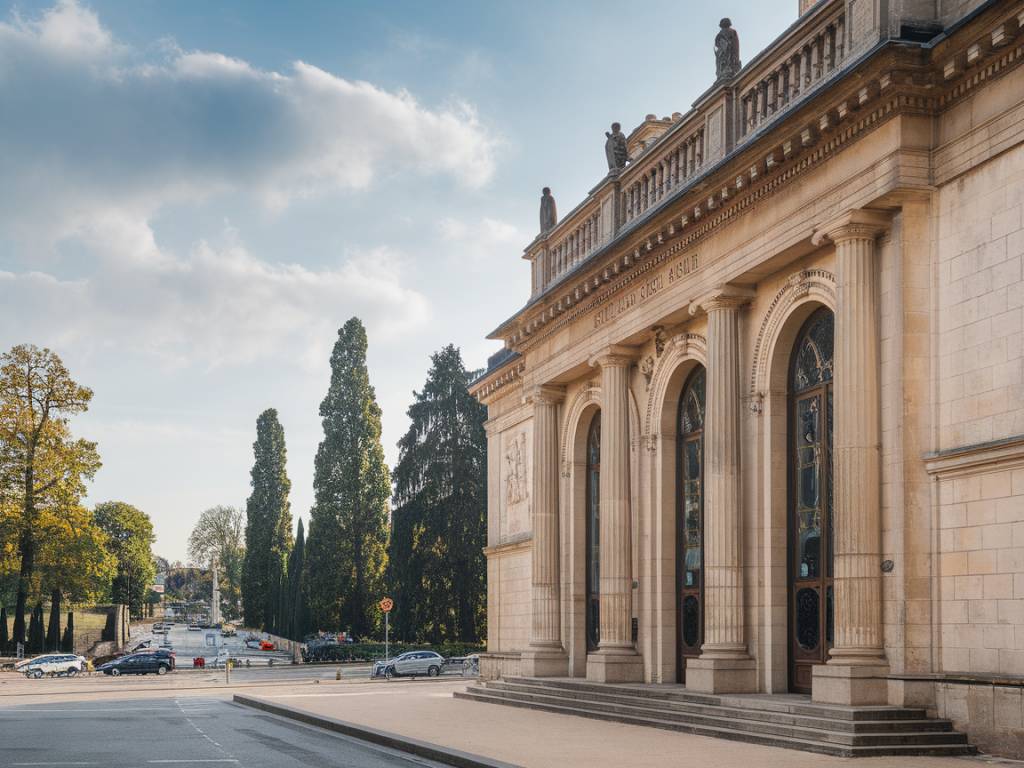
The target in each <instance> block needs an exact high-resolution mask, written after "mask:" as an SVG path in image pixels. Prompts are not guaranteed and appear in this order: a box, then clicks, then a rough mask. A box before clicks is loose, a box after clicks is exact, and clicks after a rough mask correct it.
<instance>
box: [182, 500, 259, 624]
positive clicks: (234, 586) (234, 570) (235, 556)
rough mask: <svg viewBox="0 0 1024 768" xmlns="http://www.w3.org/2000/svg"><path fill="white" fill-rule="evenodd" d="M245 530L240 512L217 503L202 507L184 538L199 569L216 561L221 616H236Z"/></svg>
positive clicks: (239, 597)
mask: <svg viewBox="0 0 1024 768" xmlns="http://www.w3.org/2000/svg"><path fill="white" fill-rule="evenodd" d="M244 537H245V533H244V523H243V521H242V511H241V510H239V509H236V508H235V507H224V506H217V507H211V508H210V509H207V510H205V511H204V512H203V513H202V514H201V515H200V516H199V520H198V521H196V524H195V527H193V528H192V533H191V534H190V535H189V537H188V554H189V557H190V558H191V559H192V561H193V562H194V563H195V564H196V565H199V566H201V567H203V568H206V567H209V566H210V565H211V564H212V563H213V561H214V560H216V561H217V569H218V570H217V573H218V580H219V581H220V591H221V600H222V602H224V603H225V604H226V605H227V610H225V612H224V614H225V617H226V618H228V619H235V618H237V616H238V602H239V600H240V599H241V596H242V566H243V561H244V559H245V540H244Z"/></svg>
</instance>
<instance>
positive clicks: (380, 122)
mask: <svg viewBox="0 0 1024 768" xmlns="http://www.w3.org/2000/svg"><path fill="white" fill-rule="evenodd" d="M154 50H155V51H156V53H152V52H150V53H148V54H146V53H142V52H139V51H135V50H132V49H130V48H129V47H128V46H125V45H122V44H119V43H118V42H117V41H116V40H115V39H114V38H113V37H112V35H111V34H110V32H109V31H108V30H107V29H106V28H104V27H103V25H102V24H101V22H100V20H99V19H98V18H97V16H96V14H95V13H93V12H92V11H91V10H89V9H88V8H86V7H84V6H82V5H80V4H78V3H77V2H75V0H61V2H60V3H59V4H58V5H56V6H55V7H54V8H52V9H50V10H48V11H46V12H45V13H43V14H42V15H41V16H40V17H39V18H37V19H33V20H27V21H26V20H24V19H22V18H21V17H19V16H15V17H13V19H12V20H11V21H10V22H6V23H4V22H0V104H3V105H4V108H3V115H4V117H3V120H0V178H3V179H4V184H3V185H0V225H3V224H5V223H6V225H7V227H8V228H10V229H12V230H14V231H15V232H16V233H17V234H19V235H21V237H22V239H31V240H33V241H36V242H38V240H39V238H40V232H41V231H45V233H46V235H47V238H48V239H49V244H50V245H51V246H52V244H53V243H54V242H56V241H57V240H59V239H60V238H62V237H67V236H70V235H75V234H77V233H79V232H80V231H81V230H82V228H83V227H86V226H88V225H89V222H90V221H91V220H92V219H93V218H94V217H95V216H96V215H98V214H99V213H103V212H105V211H107V210H108V209H110V208H117V209H119V210H120V211H121V212H122V213H129V214H131V215H132V216H134V217H135V218H136V219H141V220H145V219H147V218H148V217H150V216H151V215H152V214H153V213H154V212H155V211H157V210H158V209H159V208H160V207H161V206H163V205H165V204H167V203H173V202H176V201H182V200H185V201H193V200H195V199H203V198H204V197H208V196H210V195H213V194H215V193H218V192H224V191H238V192H242V193H247V192H252V193H254V194H255V195H256V196H257V198H258V199H259V200H260V201H262V202H263V203H264V204H266V205H270V206H274V207H280V206H284V205H287V204H288V203H289V202H290V201H291V200H292V199H294V198H295V197H298V196H308V195H312V194H317V193H319V192H321V191H324V190H333V189H362V188H365V187H367V186H368V185H370V184H372V183H373V181H374V180H375V179H376V178H378V177H379V176H381V175H389V174H395V173H403V174H443V175H447V176H450V177H453V178H454V179H455V180H457V181H458V182H459V183H460V184H462V185H465V186H467V187H470V188H473V187H479V186H480V185H483V184H486V183H487V182H488V181H489V180H490V178H491V177H492V175H493V173H494V168H495V150H496V147H497V139H496V137H495V136H494V135H493V134H492V132H491V131H490V130H488V129H487V128H486V127H485V126H484V125H483V124H482V123H481V122H480V120H479V118H478V117H477V115H476V112H475V111H474V109H473V107H472V106H471V105H469V104H466V103H462V102H453V103H451V104H447V105H443V106H441V107H438V108H429V107H426V106H424V105H422V104H420V103H419V102H418V101H417V100H416V98H415V97H414V96H413V95H412V94H410V93H408V92H406V91H396V92H392V91H387V90H383V89H381V88H378V87H377V86H375V85H373V84H371V83H367V82H360V81H352V80H348V79H345V78H343V77H339V76H337V75H334V74H332V73H330V72H326V71H324V70H323V69H320V68H318V67H316V66H313V65H312V64H309V63H305V62H301V61H297V62H295V63H294V64H293V65H292V67H291V69H290V70H289V71H287V72H285V73H277V72H270V71H265V70H262V69H259V68H257V67H255V66H253V65H252V64H250V63H249V62H246V61H242V60H240V59H235V58H230V57H228V56H225V55H222V54H220V53H217V52H207V51H183V50H182V49H180V48H179V47H177V46H176V45H175V44H174V43H173V42H171V43H164V44H162V45H160V46H157V47H156V48H155V49H154ZM15 210H16V211H17V213H16V214H15V213H14V211H15ZM5 220H6V222H5Z"/></svg>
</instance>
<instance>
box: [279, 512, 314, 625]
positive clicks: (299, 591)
mask: <svg viewBox="0 0 1024 768" xmlns="http://www.w3.org/2000/svg"><path fill="white" fill-rule="evenodd" d="M305 571H306V533H305V530H304V529H303V525H302V518H301V517H300V518H299V531H298V533H297V534H296V535H295V546H294V547H292V553H291V555H290V556H289V558H288V587H287V598H286V615H285V622H286V631H285V632H284V634H285V636H286V637H290V638H291V639H292V640H302V638H303V637H304V636H305V634H306V632H308V621H309V607H308V605H307V602H306V601H307V596H306V589H305Z"/></svg>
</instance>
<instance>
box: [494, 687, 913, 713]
mask: <svg viewBox="0 0 1024 768" xmlns="http://www.w3.org/2000/svg"><path fill="white" fill-rule="evenodd" d="M505 682H509V683H517V684H521V685H534V686H543V687H548V688H563V689H567V690H574V691H590V692H593V693H604V692H607V691H608V690H610V689H613V690H615V691H618V692H621V693H623V694H626V695H636V696H643V697H650V698H658V699H671V700H673V701H686V702H692V703H695V704H710V705H713V706H732V707H742V708H745V709H755V710H761V711H764V710H769V711H772V712H786V713H789V714H794V715H807V716H810V717H823V718H830V719H836V720H923V719H925V718H926V717H927V714H926V712H925V710H924V709H923V708H921V707H890V706H862V707H842V706H837V705H831V704H814V703H812V702H811V701H810V700H809V699H800V700H798V701H790V700H786V699H782V698H773V697H769V696H765V695H761V694H732V695H727V694H723V695H716V694H707V693H693V692H691V691H687V690H686V689H684V688H680V687H675V686H657V685H629V684H613V685H608V684H605V683H588V682H586V681H585V680H565V679H558V678H532V677H514V678H508V679H507V680H506V681H505Z"/></svg>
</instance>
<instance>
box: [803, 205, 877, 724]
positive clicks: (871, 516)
mask: <svg viewBox="0 0 1024 768" xmlns="http://www.w3.org/2000/svg"><path fill="white" fill-rule="evenodd" d="M887 225H888V217H886V216H884V215H883V214H879V213H875V212H872V211H852V212H850V213H848V214H846V215H844V216H842V217H841V218H839V219H837V220H836V221H834V222H830V223H829V224H828V225H826V226H824V227H821V228H820V229H818V230H817V231H816V232H815V236H814V241H815V242H816V243H821V242H822V241H823V240H825V239H826V238H827V239H829V240H831V241H832V242H834V243H835V247H836V322H835V371H834V374H833V379H832V380H833V392H834V395H833V397H834V405H833V408H834V424H835V427H834V434H833V452H832V466H833V520H832V529H833V539H834V545H833V546H834V552H833V573H834V590H835V629H834V632H835V642H834V646H833V648H832V651H831V659H830V660H829V663H828V665H826V666H829V667H833V670H831V671H830V670H822V669H821V668H820V667H816V668H815V670H814V674H815V679H814V685H813V689H812V690H813V694H812V695H813V696H814V698H815V699H816V700H819V701H830V702H835V703H851V704H854V703H878V702H883V701H885V692H884V690H883V683H884V682H885V681H884V679H883V678H882V677H881V676H882V675H884V665H885V653H884V650H883V639H882V574H881V559H882V558H881V551H882V526H881V510H880V504H881V481H880V473H881V466H880V434H879V433H880V427H879V419H880V409H881V404H880V398H879V384H878V379H879V361H878V343H879V342H878V313H879V308H878V264H877V256H876V246H875V241H876V239H877V237H878V235H879V234H880V233H881V232H882V231H883V230H884V228H885V227H886V226H887ZM835 667H847V668H851V667H854V668H856V667H860V668H861V669H860V670H855V671H852V672H851V671H850V670H849V669H847V670H846V671H843V670H841V669H839V670H836V669H835ZM837 675H838V676H840V677H839V678H837ZM819 677H821V678H822V680H821V684H820V685H819V679H818V678H819ZM826 679H827V682H826ZM837 679H841V680H842V685H839V686H837V685H836V684H835V683H836V680H837ZM850 681H852V685H851V682H850ZM851 699H852V700H851Z"/></svg>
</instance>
